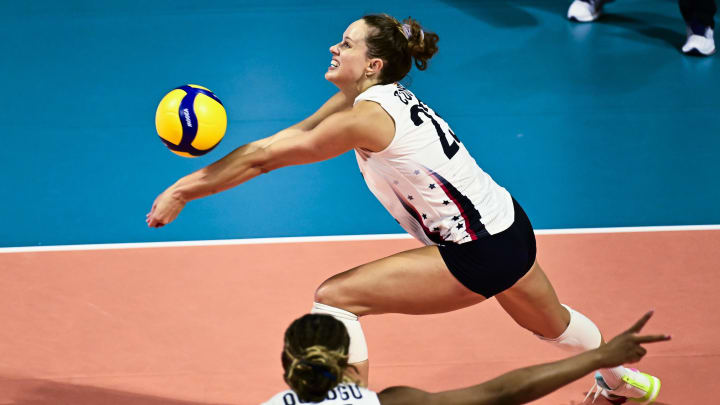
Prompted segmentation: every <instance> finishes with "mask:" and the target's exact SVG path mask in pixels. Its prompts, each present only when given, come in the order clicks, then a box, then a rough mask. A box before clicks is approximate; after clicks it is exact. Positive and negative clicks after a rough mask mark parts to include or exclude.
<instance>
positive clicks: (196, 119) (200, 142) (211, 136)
mask: <svg viewBox="0 0 720 405" xmlns="http://www.w3.org/2000/svg"><path fill="white" fill-rule="evenodd" d="M155 129H157V133H158V135H159V136H160V139H161V140H162V141H163V143H165V146H167V147H168V149H170V150H171V151H172V152H173V153H176V154H178V155H180V156H184V157H197V156H202V155H204V154H206V153H208V152H210V151H211V150H213V148H214V147H216V146H217V145H218V144H219V143H220V141H221V140H222V138H223V136H224V135H225V129H227V113H226V112H225V107H224V106H223V103H222V102H221V101H220V99H219V98H218V97H217V96H216V95H215V94H214V93H213V92H212V91H210V90H208V89H207V88H205V87H202V86H198V85H195V84H188V85H185V86H180V87H178V88H175V89H173V90H172V91H171V92H169V93H168V94H167V95H165V97H163V99H162V100H160V104H159V105H158V108H157V112H155Z"/></svg>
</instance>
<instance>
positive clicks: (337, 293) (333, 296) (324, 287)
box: [315, 279, 367, 316]
mask: <svg viewBox="0 0 720 405" xmlns="http://www.w3.org/2000/svg"><path fill="white" fill-rule="evenodd" d="M353 296H354V294H353V291H352V289H348V288H347V287H346V286H343V285H342V284H341V283H339V282H336V281H335V280H333V279H330V280H327V281H325V282H324V283H322V284H321V285H320V287H318V288H317V290H315V302H318V303H320V304H324V305H329V306H331V307H335V308H340V309H343V310H345V311H348V312H352V313H353V314H356V315H357V316H362V315H365V314H366V313H367V308H366V306H364V305H360V304H361V303H359V302H356V300H355V299H354V298H353Z"/></svg>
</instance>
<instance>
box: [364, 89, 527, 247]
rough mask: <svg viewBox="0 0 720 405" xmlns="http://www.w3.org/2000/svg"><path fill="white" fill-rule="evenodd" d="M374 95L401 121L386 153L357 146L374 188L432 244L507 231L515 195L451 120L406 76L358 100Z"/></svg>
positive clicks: (408, 228)
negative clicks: (407, 84) (407, 83)
mask: <svg viewBox="0 0 720 405" xmlns="http://www.w3.org/2000/svg"><path fill="white" fill-rule="evenodd" d="M365 100H367V101H373V102H376V103H378V104H380V106H382V108H383V109H384V110H385V111H386V112H387V113H388V114H390V116H391V117H392V119H393V120H394V121H395V137H394V138H393V140H392V142H391V143H390V145H389V146H388V147H387V148H385V149H384V150H382V151H380V152H369V151H366V150H362V149H355V156H356V158H357V161H358V165H359V166H360V171H361V172H362V174H363V177H364V178H365V182H366V183H367V185H368V187H369V188H370V190H371V191H372V193H373V194H374V195H375V197H377V199H378V200H380V203H381V204H382V205H383V206H384V207H385V208H386V209H387V210H388V211H389V212H390V214H391V215H392V216H393V217H395V220H396V221H398V223H400V225H401V226H402V227H403V228H404V229H405V230H406V231H407V232H408V233H409V234H411V235H413V236H414V237H415V238H416V239H418V240H419V241H421V242H423V243H425V244H426V245H431V244H443V243H465V242H469V241H471V240H475V239H479V238H482V237H483V236H486V235H488V234H489V235H493V234H496V233H499V232H502V231H504V230H505V229H507V228H508V227H510V225H511V224H512V222H513V218H514V209H513V204H512V197H510V193H508V192H507V190H505V189H504V188H502V187H500V186H499V185H497V183H495V182H494V181H493V179H492V178H491V177H490V176H489V175H488V174H487V173H485V172H484V171H482V169H480V167H479V166H478V165H477V163H476V162H475V159H473V158H472V156H470V154H469V153H468V151H467V149H466V148H465V146H464V145H463V144H462V143H461V142H460V140H459V139H458V137H457V136H455V134H454V133H453V131H452V130H451V129H450V127H449V126H448V124H447V123H446V122H445V121H444V120H443V119H442V118H440V116H438V115H437V114H436V113H435V111H433V110H432V109H431V108H430V107H428V106H427V105H425V104H423V103H422V102H421V101H420V100H418V99H417V97H416V96H415V95H414V94H413V93H412V92H410V91H409V90H407V89H405V88H404V87H403V86H401V85H400V84H398V83H392V84H386V85H375V86H372V87H370V88H369V89H367V90H365V91H364V92H363V93H362V94H360V95H359V96H358V97H357V98H356V99H355V103H356V104H357V103H358V102H360V101H365Z"/></svg>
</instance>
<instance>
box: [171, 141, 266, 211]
mask: <svg viewBox="0 0 720 405" xmlns="http://www.w3.org/2000/svg"><path fill="white" fill-rule="evenodd" d="M264 155H265V151H264V149H263V148H262V147H258V146H256V145H253V144H248V145H245V146H242V147H239V148H237V149H235V150H234V151H233V152H231V153H229V154H228V155H227V156H225V157H224V158H222V159H220V160H218V161H217V162H215V163H213V164H211V165H209V166H207V167H205V168H202V169H200V170H198V171H196V172H194V173H191V174H189V175H187V176H185V177H183V178H181V179H180V180H178V181H177V182H176V183H175V184H173V185H172V186H171V187H170V189H169V190H168V191H169V192H170V193H172V194H173V195H174V196H176V197H177V198H178V199H180V200H182V201H190V200H195V199H198V198H202V197H205V196H208V195H211V194H215V193H219V192H221V191H224V190H227V189H229V188H232V187H235V186H237V185H239V184H241V183H244V182H246V181H248V180H250V179H252V178H253V177H256V176H258V175H260V174H262V173H263V171H264V169H263V162H264Z"/></svg>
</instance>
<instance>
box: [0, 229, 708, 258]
mask: <svg viewBox="0 0 720 405" xmlns="http://www.w3.org/2000/svg"><path fill="white" fill-rule="evenodd" d="M716 230H720V225H679V226H640V227H622V228H577V229H536V230H535V233H536V234H537V235H574V234H590V233H626V232H672V231H716ZM392 239H412V237H411V236H410V235H408V234H406V233H397V234H380V235H339V236H299V237H287V238H255V239H226V240H195V241H178V242H142V243H104V244H94V245H59V246H22V247H8V248H0V254H2V253H22V252H58V251H62V252H65V251H73V250H114V249H142V248H165V247H183V246H225V245H260V244H271V243H308V242H346V241H354V240H392Z"/></svg>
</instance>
